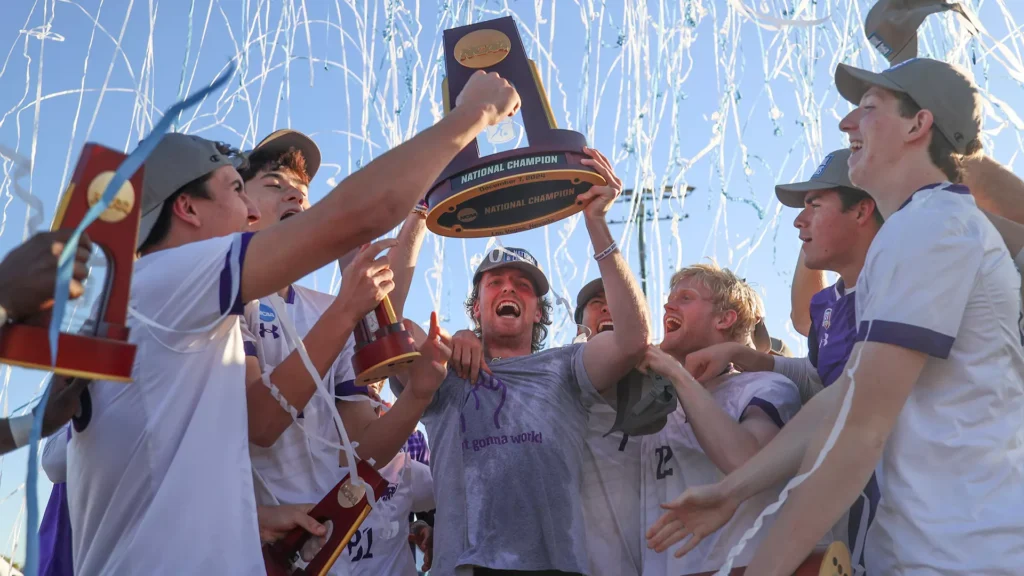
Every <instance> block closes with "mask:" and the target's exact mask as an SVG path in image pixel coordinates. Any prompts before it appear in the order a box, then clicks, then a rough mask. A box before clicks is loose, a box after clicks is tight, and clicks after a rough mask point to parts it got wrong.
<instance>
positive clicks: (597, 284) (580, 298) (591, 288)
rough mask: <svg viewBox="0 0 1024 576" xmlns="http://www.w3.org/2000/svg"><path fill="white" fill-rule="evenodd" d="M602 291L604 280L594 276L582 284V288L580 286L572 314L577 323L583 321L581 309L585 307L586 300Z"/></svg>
mask: <svg viewBox="0 0 1024 576" xmlns="http://www.w3.org/2000/svg"><path fill="white" fill-rule="evenodd" d="M603 291H604V280H601V279H600V278H596V279H594V280H591V281H590V282H587V283H586V284H584V286H583V288H580V292H579V294H577V295H576V312H575V313H574V314H573V318H574V319H575V321H576V323H577V324H582V323H583V309H584V308H586V306H587V302H590V299H591V298H593V297H594V296H597V295H598V294H600V293H601V292H603Z"/></svg>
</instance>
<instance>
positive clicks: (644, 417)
mask: <svg viewBox="0 0 1024 576" xmlns="http://www.w3.org/2000/svg"><path fill="white" fill-rule="evenodd" d="M615 401H616V404H615V423H614V424H612V427H611V429H610V430H608V432H606V433H605V436H607V435H609V434H611V433H612V432H624V433H626V434H629V435H630V436H646V435H648V434H656V433H657V432H659V431H661V429H662V428H664V427H665V423H666V422H668V415H669V414H671V413H672V412H673V411H674V410H675V409H676V406H678V405H679V398H678V397H677V396H676V389H675V388H673V387H672V382H671V381H669V380H668V379H667V378H663V377H661V376H660V375H658V374H654V373H651V374H644V373H643V372H641V371H639V370H636V369H634V370H631V371H630V372H629V374H626V377H625V378H623V379H622V380H619V383H618V384H617V385H616V387H615Z"/></svg>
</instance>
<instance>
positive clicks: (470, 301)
mask: <svg viewBox="0 0 1024 576" xmlns="http://www.w3.org/2000/svg"><path fill="white" fill-rule="evenodd" d="M479 300H480V282H477V283H475V284H473V292H472V293H470V295H469V298H466V302H465V305H466V315H467V316H469V319H470V320H472V321H473V333H474V334H476V337H477V338H480V339H481V340H483V332H482V331H481V329H480V323H479V322H477V320H476V318H474V317H473V307H474V306H476V303H477V301H479ZM537 304H538V305H539V306H540V322H535V323H534V324H533V334H532V335H531V340H530V351H531V352H539V351H540V350H541V349H542V348H543V347H544V340H547V337H548V326H551V301H550V300H549V299H548V297H547V296H542V297H540V298H538V299H537Z"/></svg>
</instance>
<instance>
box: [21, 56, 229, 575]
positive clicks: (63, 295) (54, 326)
mask: <svg viewBox="0 0 1024 576" xmlns="http://www.w3.org/2000/svg"><path fill="white" fill-rule="evenodd" d="M234 73H235V65H234V63H231V64H230V65H229V67H228V69H227V70H226V71H225V72H224V73H223V74H221V75H220V77H219V78H217V79H216V80H214V81H213V84H210V85H209V86H207V87H206V88H203V89H202V90H199V91H198V92H196V93H195V94H193V95H191V96H189V97H188V98H186V99H185V100H182V101H180V102H178V103H177V104H175V105H174V106H171V107H170V108H169V109H168V110H167V112H165V113H164V116H163V118H161V119H160V122H158V123H157V124H156V126H154V127H153V130H152V132H150V133H149V136H147V137H146V139H145V140H143V141H142V142H141V143H139V146H138V148H136V149H135V151H133V152H132V153H131V154H129V155H128V157H127V158H125V159H124V162H121V165H120V166H118V167H117V170H116V171H115V172H114V177H113V178H111V179H110V183H108V184H107V187H106V189H105V190H104V191H103V196H101V197H100V200H99V202H97V203H96V204H94V205H93V206H92V208H90V209H89V211H88V212H86V214H85V217H84V218H83V219H82V221H81V222H80V223H79V224H78V226H77V227H76V228H75V231H74V233H72V234H71V237H70V238H69V239H68V241H67V244H65V246H64V250H63V251H62V252H61V253H60V257H59V258H58V259H57V280H56V282H55V285H54V293H53V317H52V318H51V319H50V333H49V339H50V364H51V365H53V366H56V364H57V341H58V337H59V336H60V324H61V320H62V319H63V318H64V308H65V306H66V305H67V300H68V290H69V289H70V285H71V274H72V272H73V270H74V262H75V260H74V254H75V253H76V252H78V241H79V239H80V238H81V237H82V233H83V232H85V229H86V228H88V227H89V226H90V225H91V224H92V223H93V222H95V221H96V219H97V218H99V216H100V214H102V213H103V211H104V210H106V209H107V208H108V207H109V206H110V204H111V202H113V201H114V197H115V196H116V195H117V191H118V190H120V189H121V185H122V184H124V183H125V182H126V181H127V180H128V179H129V178H130V177H131V176H132V174H135V173H136V172H137V171H138V170H139V168H140V167H141V166H142V164H143V163H144V162H145V161H146V158H148V157H149V155H150V154H152V153H153V150H154V149H155V148H156V146H157V144H159V143H160V140H162V139H163V136H164V134H165V133H166V132H167V130H168V129H169V128H170V127H171V124H172V123H173V122H174V121H175V119H176V118H177V117H178V114H180V113H181V112H182V111H184V110H187V109H189V108H192V107H193V106H195V105H196V104H198V103H199V102H200V101H201V100H202V99H204V98H206V97H207V96H208V95H209V94H210V93H211V92H213V91H215V90H217V89H218V88H220V87H221V86H223V85H224V84H225V83H226V82H227V81H228V79H229V78H230V77H231V76H232V75H234ZM52 385H53V378H51V379H50V383H48V384H47V385H46V389H45V390H44V391H43V395H42V397H41V398H40V400H39V404H37V405H36V409H33V419H32V432H31V434H30V435H29V444H28V445H29V452H28V478H27V479H26V480H25V498H26V501H27V506H26V507H27V508H28V513H27V524H28V526H27V528H26V531H27V532H28V534H26V536H27V538H28V545H27V546H26V550H25V570H24V574H25V575H26V576H36V572H37V570H38V564H39V503H38V502H37V500H36V496H37V494H36V482H37V480H38V476H39V472H38V468H39V466H38V465H37V463H36V457H37V454H36V452H37V449H36V448H37V444H38V442H39V437H40V435H41V434H42V429H43V414H44V413H45V412H46V402H47V400H48V398H49V397H50V388H51V387H52ZM40 407H41V408H40Z"/></svg>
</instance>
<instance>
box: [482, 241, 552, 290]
mask: <svg viewBox="0 0 1024 576" xmlns="http://www.w3.org/2000/svg"><path fill="white" fill-rule="evenodd" d="M495 268H518V269H520V270H522V271H523V272H525V273H526V275H527V276H529V277H530V279H531V280H533V285H534V286H535V287H536V288H537V296H543V295H545V294H547V293H548V290H549V289H550V287H549V286H548V279H547V276H544V272H543V271H542V270H541V269H540V264H538V263H537V259H536V258H534V257H533V255H532V254H530V253H529V252H527V251H526V250H523V249H522V248H503V247H501V246H499V247H497V248H495V249H493V250H491V251H490V253H488V254H487V256H485V257H484V259H483V261H482V262H480V265H479V266H477V269H476V273H475V274H473V284H474V285H475V284H476V283H477V282H479V281H480V277H481V276H483V275H484V272H487V271H488V270H494V269H495Z"/></svg>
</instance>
